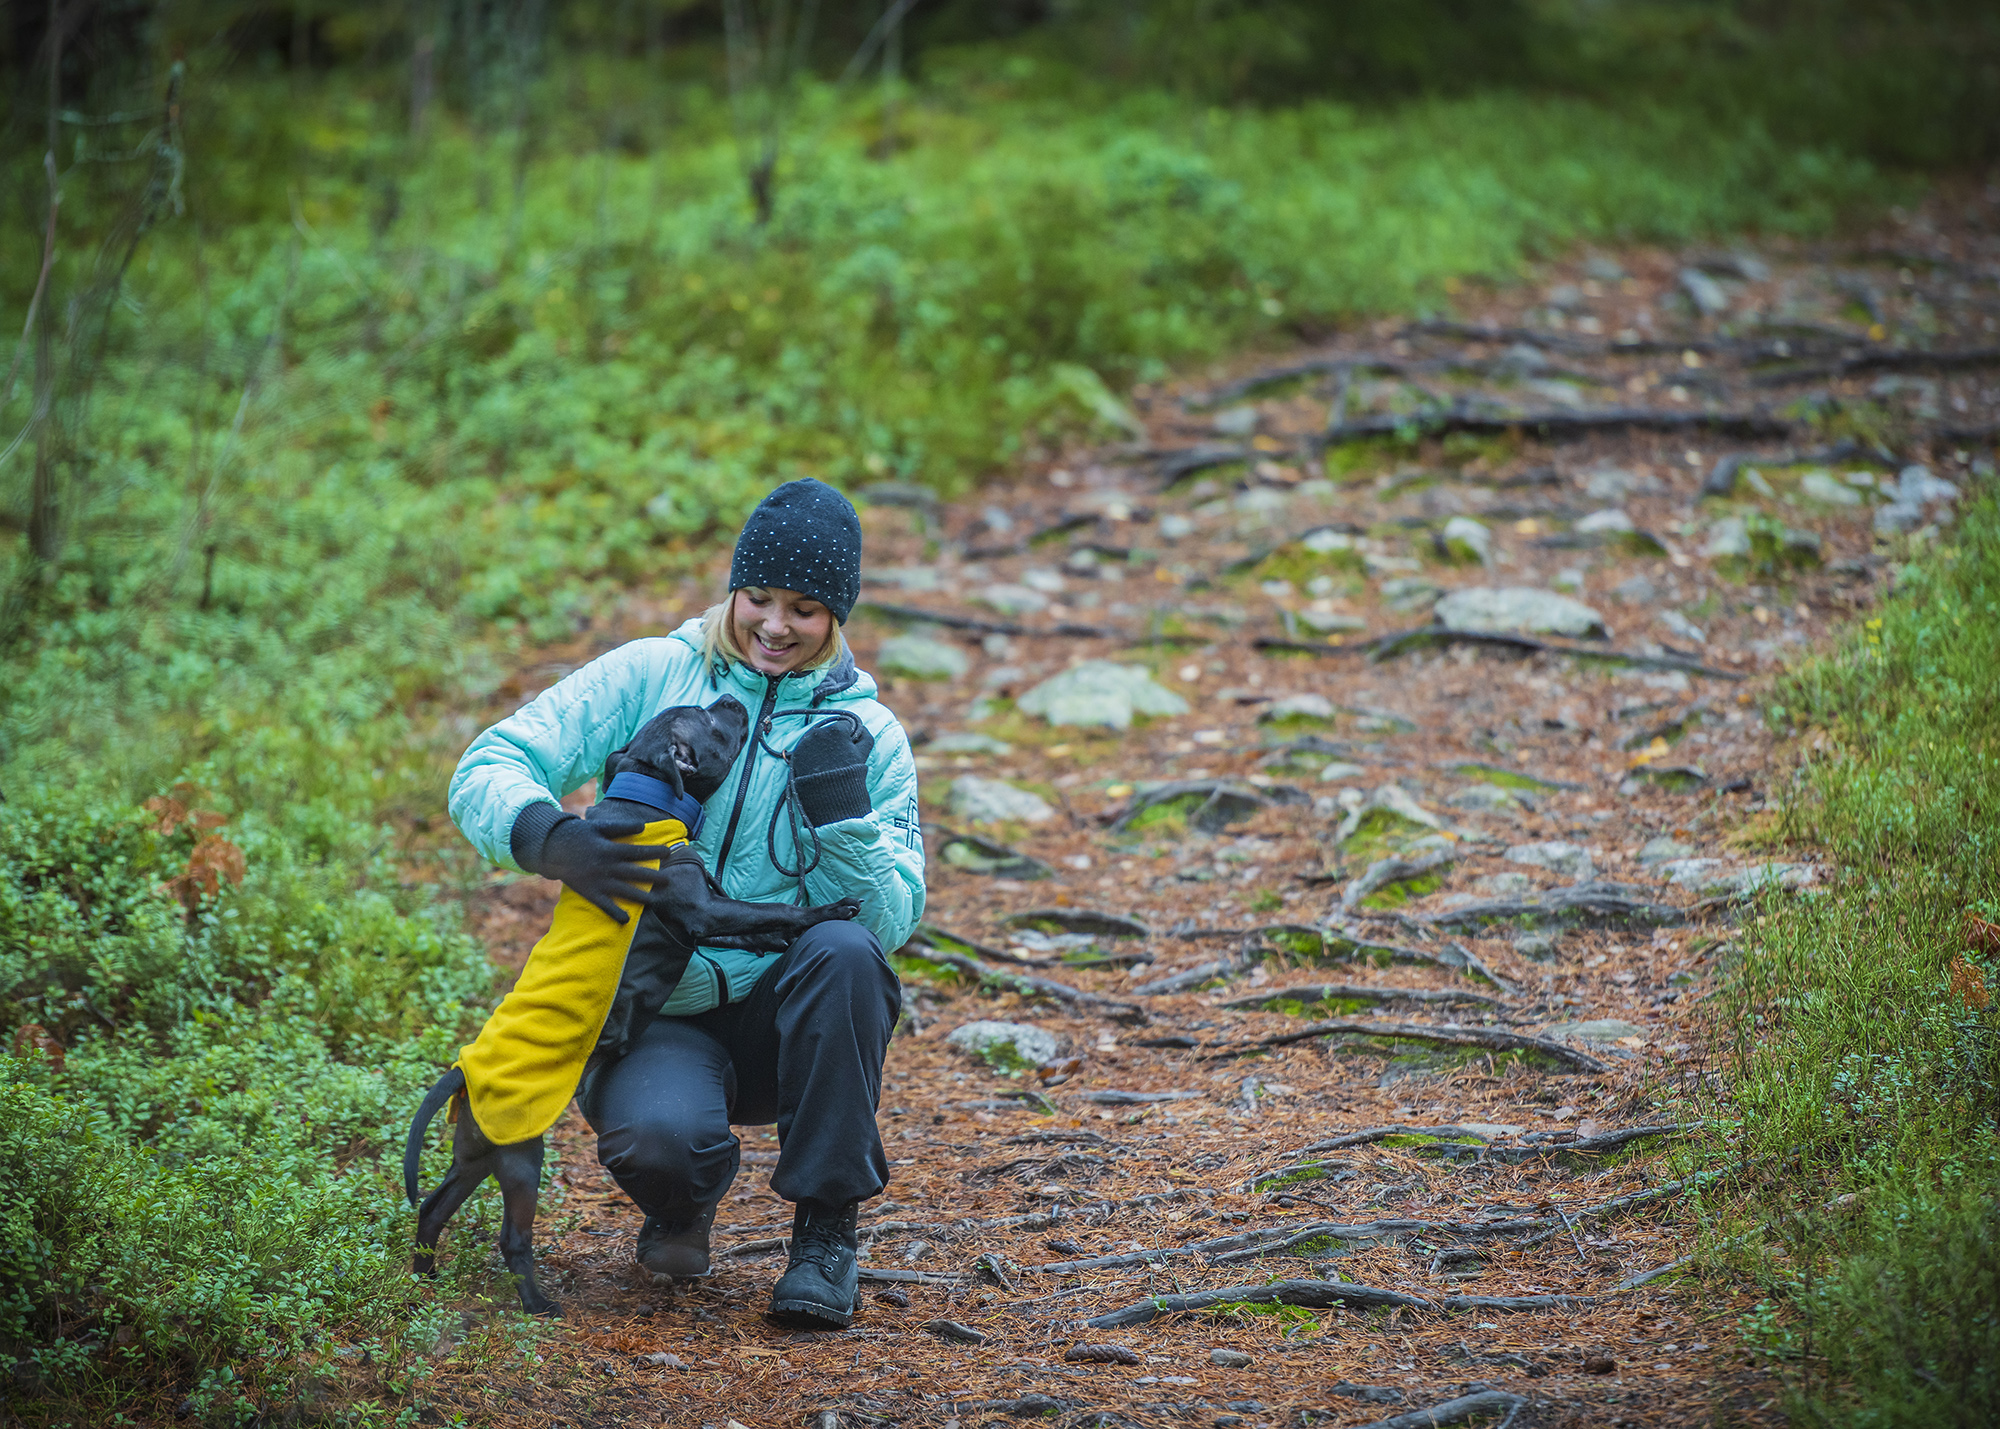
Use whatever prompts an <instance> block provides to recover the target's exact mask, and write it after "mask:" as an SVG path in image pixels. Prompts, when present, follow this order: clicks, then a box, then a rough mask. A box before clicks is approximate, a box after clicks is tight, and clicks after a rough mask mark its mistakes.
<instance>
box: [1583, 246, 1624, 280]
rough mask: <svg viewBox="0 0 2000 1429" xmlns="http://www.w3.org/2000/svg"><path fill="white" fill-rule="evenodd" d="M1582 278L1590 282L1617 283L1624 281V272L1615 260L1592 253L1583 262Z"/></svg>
mask: <svg viewBox="0 0 2000 1429" xmlns="http://www.w3.org/2000/svg"><path fill="white" fill-rule="evenodd" d="M1583 276H1584V277H1586V278H1589V279H1590V280H1591V281H1592V282H1597V283H1618V282H1623V281H1624V278H1625V270H1624V269H1623V268H1621V267H1619V266H1618V260H1617V259H1615V258H1606V257H1605V256H1604V255H1603V254H1601V253H1593V254H1591V255H1590V256H1589V257H1588V258H1586V259H1584V260H1583Z"/></svg>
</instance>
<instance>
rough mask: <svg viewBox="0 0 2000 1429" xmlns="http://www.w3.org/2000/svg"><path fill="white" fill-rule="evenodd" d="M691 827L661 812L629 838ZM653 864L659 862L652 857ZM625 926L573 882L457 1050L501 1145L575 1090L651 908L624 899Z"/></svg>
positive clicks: (476, 1114)
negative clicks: (507, 988)
mask: <svg viewBox="0 0 2000 1429" xmlns="http://www.w3.org/2000/svg"><path fill="white" fill-rule="evenodd" d="M687 841H688V827H687V825H686V824H685V823H684V822H682V821H681V820H680V819H659V820H656V821H654V822H652V823H649V824H647V825H646V827H645V828H644V829H642V830H640V832H638V833H636V834H633V835H631V836H630V837H629V838H624V839H620V840H619V842H621V843H644V844H666V845H669V846H675V847H677V846H680V845H684V844H686V843H687ZM640 862H642V863H644V864H645V865H646V867H648V868H658V867H659V866H660V860H658V859H656V858H655V859H643V860H640ZM618 906H619V907H620V908H622V909H623V910H624V911H625V914H626V919H625V921H624V922H623V923H618V922H615V921H613V920H612V919H611V918H610V917H608V916H607V915H606V914H605V913H603V912H602V911H601V910H599V909H598V908H597V906H596V905H595V904H592V903H590V902H588V901H587V900H586V899H584V898H583V896H582V895H581V894H579V893H577V892H576V891H575V890H574V889H571V888H569V887H568V886H565V887H564V888H563V891H562V896H561V897H560V898H558V899H557V900H556V911H555V917H554V918H553V919H551V920H550V923H549V931H548V932H547V933H546V934H544V935H543V937H542V940H541V941H540V942H538V943H536V944H535V947H534V951H532V952H531V953H529V954H528V963H527V966H526V967H524V968H522V969H521V977H520V980H519V981H517V982H516V983H515V984H514V988H513V991H511V992H509V993H508V994H507V995H506V997H504V998H502V999H501V1001H500V1005H499V1006H498V1007H496V1008H495V1009H494V1010H493V1015H492V1016H491V1017H489V1018H487V1019H486V1025H485V1026H484V1027H482V1028H480V1029H479V1035H478V1036H477V1037H476V1038H474V1039H473V1040H472V1041H471V1042H470V1043H469V1044H467V1045H466V1046H465V1047H464V1048H462V1049H461V1050H460V1052H459V1054H458V1063H457V1065H458V1066H459V1068H460V1069H462V1070H463V1071H464V1073H465V1091H466V1099H467V1101H468V1102H469V1103H470V1104H471V1107H472V1119H473V1121H474V1123H476V1124H477V1125H478V1127H479V1129H480V1130H481V1131H482V1132H484V1133H485V1134H486V1137H487V1139H488V1140H490V1141H493V1142H495V1143H497V1144H499V1145H503V1146H504V1145H506V1144H508V1143H509V1142H515V1141H529V1140H532V1139H533V1138H535V1137H538V1136H540V1135H541V1134H542V1133H543V1132H545V1131H547V1130H548V1129H549V1128H550V1127H551V1126H554V1125H555V1123H556V1119H557V1118H558V1117H560V1116H561V1115H562V1113H563V1108H564V1107H566V1106H568V1105H569V1099H570V1098H571V1097H572V1096H574V1095H576V1088H577V1083H578V1082H579V1081H581V1080H582V1078H583V1072H584V1066H585V1064H586V1063H587V1062H588V1061H589V1060H590V1054H591V1052H592V1051H593V1050H595V1048H596V1046H597V1041H598V1037H599V1035H600V1034H601V1033H602V1032H603V1031H604V1023H605V1019H606V1018H607V1017H609V1016H610V1013H611V1004H612V1001H613V1000H614V999H615V998H616V997H617V995H618V986H619V978H620V975H621V974H622V973H623V971H624V968H625V959H626V956H627V955H628V954H629V953H630V952H631V950H632V940H633V939H634V938H635V937H637V936H638V932H639V925H640V922H641V915H642V914H643V913H644V912H645V908H644V905H642V904H638V903H628V902H626V901H625V900H623V899H620V900H618Z"/></svg>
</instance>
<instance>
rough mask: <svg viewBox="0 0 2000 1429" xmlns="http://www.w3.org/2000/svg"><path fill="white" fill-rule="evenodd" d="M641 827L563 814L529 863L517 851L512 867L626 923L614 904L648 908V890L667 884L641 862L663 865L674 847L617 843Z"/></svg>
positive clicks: (627, 821)
mask: <svg viewBox="0 0 2000 1429" xmlns="http://www.w3.org/2000/svg"><path fill="white" fill-rule="evenodd" d="M645 827H646V821H645V820H644V819H608V818H599V819H580V818H578V817H577V816H576V815H575V814H566V815H564V816H563V817H562V818H560V819H558V820H557V821H556V822H555V824H554V825H553V826H551V827H550V829H549V832H548V837H547V838H546V839H544V840H543V842H542V847H541V849H540V851H539V852H537V853H535V854H534V855H533V856H532V861H531V860H530V859H527V858H522V857H520V854H519V851H518V850H517V852H516V855H515V862H517V863H519V864H520V865H521V867H523V868H525V869H527V870H528V872H530V873H539V874H540V875H541V876H542V877H544V878H559V879H561V880H562V881H563V882H564V883H565V884H567V885H568V886H569V887H570V888H573V889H575V890H576V893H577V896H578V897H580V898H583V899H585V900H587V901H588V902H590V903H592V904H595V905H596V906H597V907H598V908H599V909H601V910H602V911H603V913H604V915H605V916H606V917H607V918H610V919H611V920H612V921H613V922H615V923H621V924H622V923H624V922H626V921H627V919H626V913H625V910H624V909H623V908H620V907H619V906H618V903H617V900H619V899H623V900H624V901H625V902H627V903H640V904H644V903H650V902H652V900H653V898H654V897H655V894H654V893H653V891H652V886H653V885H654V884H656V883H665V882H666V881H667V874H666V873H665V872H664V871H663V869H662V868H648V867H647V866H646V865H645V864H644V863H642V862H640V860H642V859H659V860H662V861H664V860H665V858H666V856H667V854H668V853H669V852H671V850H672V845H670V844H628V843H620V842H618V840H619V839H621V838H630V837H631V836H632V835H633V834H636V833H638V832H640V831H641V830H642V829H644V828H645Z"/></svg>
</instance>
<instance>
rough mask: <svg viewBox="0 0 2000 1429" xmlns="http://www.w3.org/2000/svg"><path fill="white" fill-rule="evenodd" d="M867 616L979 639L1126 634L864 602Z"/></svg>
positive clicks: (1106, 637)
mask: <svg viewBox="0 0 2000 1429" xmlns="http://www.w3.org/2000/svg"><path fill="white" fill-rule="evenodd" d="M855 608H856V609H857V610H858V611H861V612H863V613H865V614H868V615H879V616H882V617H884V618H886V619H889V620H908V621H915V622H920V623H922V624H925V625H941V626H943V627H944V628H945V629H947V630H969V631H971V632H973V633H974V634H977V635H1020V636H1050V635H1060V636H1067V637H1069V638H1072V639H1079V640H1117V639H1123V638H1125V635H1124V632H1123V631H1119V630H1113V629H1111V628H1109V627H1108V626H1103V625H1076V624H1071V623H1068V622H1065V623H1063V624H1061V625H1050V626H1043V627H1041V628H1039V629H1038V628H1036V627H1034V626H1031V625H1022V624H1020V623H1019V622H1018V621H1013V620H987V619H985V618H984V617H982V616H977V615H952V614H950V613H948V612H946V611H941V610H925V609H924V608H923V607H922V606H918V605H897V604H895V603H894V602H892V601H886V600H864V601H861V602H859V603H858V604H857V605H856V607H855Z"/></svg>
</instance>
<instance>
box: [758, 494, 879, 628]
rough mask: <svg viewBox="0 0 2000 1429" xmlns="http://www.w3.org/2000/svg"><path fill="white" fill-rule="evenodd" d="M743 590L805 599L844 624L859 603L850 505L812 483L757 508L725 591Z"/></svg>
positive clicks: (856, 536) (857, 546)
mask: <svg viewBox="0 0 2000 1429" xmlns="http://www.w3.org/2000/svg"><path fill="white" fill-rule="evenodd" d="M747 585H755V586H766V587H769V588H771V589H773V590H795V591H797V592H798V593H799V594H800V595H809V596H811V597H812V598H813V599H814V600H816V601H818V602H819V603H820V604H821V605H824V606H825V607H826V608H827V609H828V610H830V611H832V612H833V618H834V619H835V620H837V621H839V622H840V623H841V624H842V625H845V624H847V617H848V614H849V612H851V611H852V610H853V609H854V602H855V601H857V600H859V599H860V598H861V518H860V517H859V516H856V515H855V514H854V506H853V504H852V503H851V502H849V501H848V499H847V498H846V497H845V496H842V495H841V494H840V493H839V492H838V491H835V490H834V489H833V488H832V487H830V486H828V485H827V484H826V483H825V482H823V481H814V480H813V479H812V478H811V477H807V478H806V479H805V480H803V481H788V482H786V483H785V484H784V485H783V486H781V487H779V488H778V489H777V490H775V491H773V492H772V493H771V494H770V495H769V496H767V497H765V498H764V499H763V500H762V501H760V502H758V503H757V509H756V510H755V511H752V512H751V513H750V519H749V520H748V521H745V522H744V523H743V534H742V535H740V536H738V537H737V538H736V556H735V558H734V559H733V560H731V561H730V563H729V588H730V589H731V590H741V589H743V587H744V586H747Z"/></svg>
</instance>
